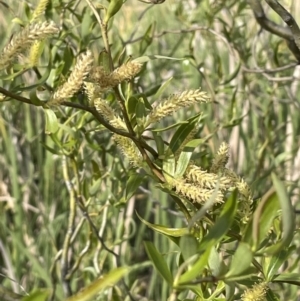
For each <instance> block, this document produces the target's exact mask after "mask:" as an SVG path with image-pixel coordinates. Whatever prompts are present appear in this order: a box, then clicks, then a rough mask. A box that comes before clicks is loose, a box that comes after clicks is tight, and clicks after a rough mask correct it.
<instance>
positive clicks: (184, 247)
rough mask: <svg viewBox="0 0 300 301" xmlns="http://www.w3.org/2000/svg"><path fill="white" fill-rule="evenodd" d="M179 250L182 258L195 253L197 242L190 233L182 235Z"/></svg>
mask: <svg viewBox="0 0 300 301" xmlns="http://www.w3.org/2000/svg"><path fill="white" fill-rule="evenodd" d="M179 247H180V251H181V253H182V257H183V259H184V260H187V259H189V258H190V257H192V256H194V255H195V254H197V249H198V242H197V240H196V238H195V237H194V236H192V235H184V236H182V237H181V238H180V241H179Z"/></svg>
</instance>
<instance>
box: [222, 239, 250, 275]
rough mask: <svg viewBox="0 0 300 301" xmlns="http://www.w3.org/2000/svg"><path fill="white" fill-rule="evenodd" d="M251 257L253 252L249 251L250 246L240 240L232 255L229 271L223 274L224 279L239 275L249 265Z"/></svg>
mask: <svg viewBox="0 0 300 301" xmlns="http://www.w3.org/2000/svg"><path fill="white" fill-rule="evenodd" d="M252 259H253V253H252V251H251V247H250V246H249V245H248V244H246V243H244V242H240V243H239V245H238V248H237V250H236V251H235V253H234V255H233V258H232V261H231V263H230V267H229V271H228V273H227V274H226V275H225V279H226V280H230V277H232V276H233V277H236V276H239V275H241V274H242V273H243V272H245V271H246V270H247V269H248V268H249V267H250V265H251V262H252Z"/></svg>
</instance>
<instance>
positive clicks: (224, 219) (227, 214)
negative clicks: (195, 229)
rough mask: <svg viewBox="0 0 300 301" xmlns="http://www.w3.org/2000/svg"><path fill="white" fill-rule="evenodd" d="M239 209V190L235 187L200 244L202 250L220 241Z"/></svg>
mask: <svg viewBox="0 0 300 301" xmlns="http://www.w3.org/2000/svg"><path fill="white" fill-rule="evenodd" d="M236 210H237V190H236V189H235V190H234V191H233V192H232V193H231V195H230V197H229V198H228V199H227V200H226V201H225V205H224V208H223V210H222V212H221V214H220V216H219V218H218V219H217V221H216V223H215V224H214V225H213V226H212V228H211V229H210V231H209V233H208V235H207V236H205V237H204V238H203V240H202V242H201V244H200V251H203V250H205V249H206V248H209V249H210V248H211V247H212V246H214V245H215V244H216V243H218V242H219V241H220V240H221V239H222V238H223V237H224V236H225V234H226V233H227V231H228V230H229V228H230V226H231V224H232V222H233V220H234V216H235V213H236Z"/></svg>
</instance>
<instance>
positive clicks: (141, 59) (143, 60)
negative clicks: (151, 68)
mask: <svg viewBox="0 0 300 301" xmlns="http://www.w3.org/2000/svg"><path fill="white" fill-rule="evenodd" d="M156 59H164V60H173V61H183V60H185V58H175V57H169V56H162V55H145V56H141V57H138V58H136V59H134V60H133V61H134V62H137V63H140V64H143V63H147V62H149V61H153V60H156Z"/></svg>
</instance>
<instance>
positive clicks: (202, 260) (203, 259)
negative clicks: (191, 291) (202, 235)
mask: <svg viewBox="0 0 300 301" xmlns="http://www.w3.org/2000/svg"><path fill="white" fill-rule="evenodd" d="M210 250H211V247H208V248H207V249H206V251H205V252H204V253H202V254H200V256H199V259H198V260H197V261H196V262H195V263H194V264H193V265H192V266H191V267H190V269H189V270H188V271H187V272H185V273H184V274H182V275H181V276H180V277H179V279H178V281H176V283H174V286H177V285H181V284H184V283H188V282H190V281H193V280H195V279H196V278H197V277H198V276H199V275H200V274H201V273H202V272H203V270H204V269H205V267H206V266H207V263H208V258H209V254H210ZM183 264H185V263H183Z"/></svg>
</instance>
